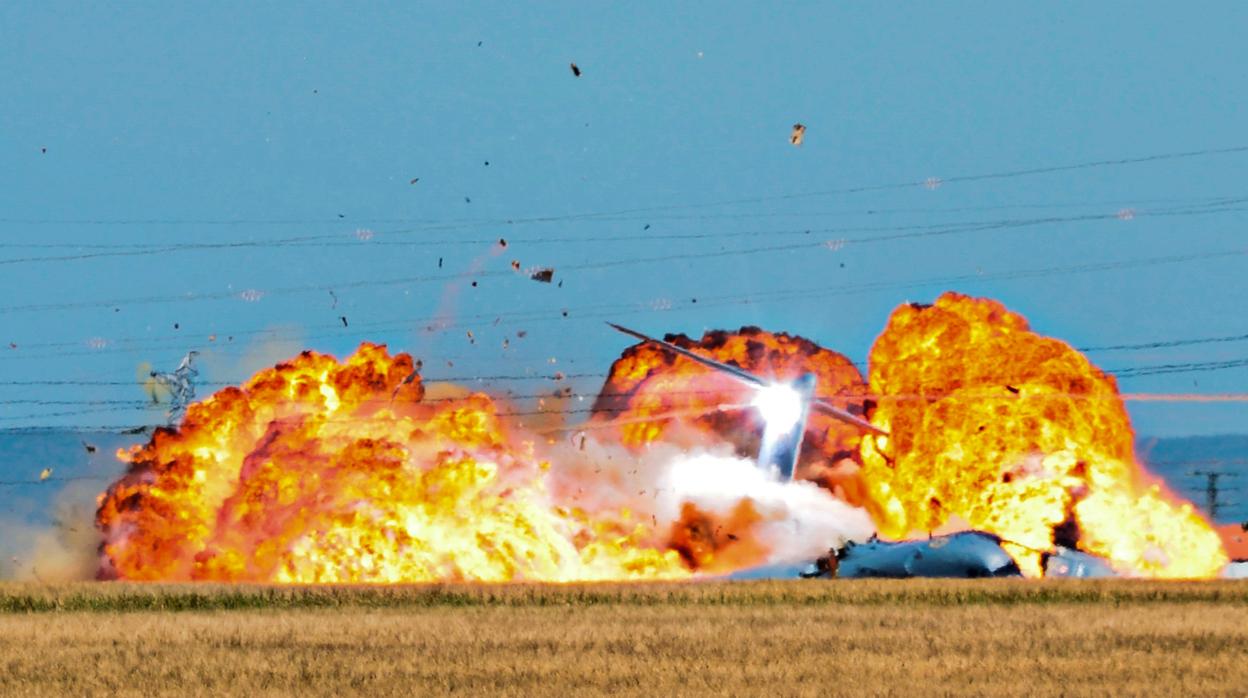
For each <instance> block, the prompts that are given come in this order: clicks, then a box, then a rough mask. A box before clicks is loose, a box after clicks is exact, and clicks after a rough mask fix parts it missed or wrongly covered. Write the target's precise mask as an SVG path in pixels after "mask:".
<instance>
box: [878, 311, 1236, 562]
mask: <svg viewBox="0 0 1248 698" xmlns="http://www.w3.org/2000/svg"><path fill="white" fill-rule="evenodd" d="M870 386H871V392H872V393H873V397H875V399H876V400H878V407H876V408H875V409H874V410H873V411H872V413H871V420H872V422H873V423H874V424H876V425H878V426H880V427H882V428H884V429H886V430H888V431H889V432H890V434H891V436H890V437H877V436H867V437H864V439H863V444H862V459H863V463H864V470H863V477H864V480H865V483H866V486H867V489H868V491H869V500H870V508H871V510H872V514H873V516H874V518H875V520H876V523H877V524H878V525H879V526H880V529H881V532H883V533H885V534H886V535H890V536H894V537H905V536H907V535H911V534H915V533H920V532H928V531H932V530H935V529H938V528H940V527H941V526H942V525H945V524H946V523H947V522H949V521H950V520H951V519H956V520H960V521H962V522H964V523H965V524H966V525H969V526H970V527H971V528H976V529H981V530H986V531H990V532H992V533H996V534H998V535H1000V536H1001V537H1003V538H1005V539H1006V540H1008V541H1011V542H1013V543H1015V544H1017V545H1012V546H1011V553H1012V554H1014V556H1015V557H1016V558H1017V559H1018V560H1019V562H1020V566H1021V567H1022V568H1023V569H1024V572H1026V573H1029V574H1031V575H1036V574H1038V573H1039V571H1040V570H1039V555H1038V554H1037V553H1036V552H1035V551H1043V550H1050V549H1052V548H1053V546H1054V544H1065V545H1068V546H1069V545H1076V544H1077V545H1078V547H1079V548H1081V549H1083V550H1085V551H1087V552H1091V553H1094V554H1097V555H1101V556H1103V557H1105V558H1107V559H1108V560H1109V561H1110V562H1111V563H1112V564H1113V565H1114V566H1115V567H1117V568H1118V569H1119V570H1120V571H1122V572H1124V573H1127V574H1132V575H1140V576H1150V577H1210V576H1214V575H1215V574H1216V573H1217V572H1218V570H1219V569H1220V568H1221V567H1222V566H1223V565H1224V564H1225V563H1226V556H1225V553H1224V552H1223V551H1222V547H1221V544H1220V541H1219V539H1218V537H1217V535H1216V534H1215V533H1214V532H1213V531H1212V530H1211V528H1210V527H1209V525H1208V524H1207V523H1205V522H1204V521H1203V520H1202V519H1201V517H1200V516H1199V515H1198V514H1197V513H1196V512H1195V511H1193V509H1192V507H1191V505H1190V504H1186V503H1184V504H1178V503H1175V501H1174V500H1173V499H1172V498H1171V497H1170V496H1169V495H1168V494H1167V493H1166V492H1165V491H1164V490H1163V489H1162V488H1161V487H1160V485H1159V484H1157V483H1154V482H1151V481H1150V480H1149V478H1148V477H1147V475H1146V474H1145V473H1144V472H1143V471H1142V470H1141V468H1140V467H1139V466H1138V465H1137V462H1136V460H1135V454H1134V446H1133V443H1134V433H1133V431H1132V429H1131V423H1130V419H1129V418H1128V416H1127V413H1126V409H1125V408H1124V406H1123V403H1122V400H1121V399H1120V398H1119V396H1118V389H1117V384H1116V382H1115V381H1114V378H1113V377H1112V376H1109V375H1106V374H1105V373H1104V372H1102V371H1101V370H1100V369H1098V368H1097V367H1095V366H1093V365H1092V364H1091V363H1090V362H1089V361H1088V360H1087V359H1086V358H1085V357H1084V356H1083V355H1082V354H1080V353H1079V352H1078V351H1076V350H1074V349H1073V348H1071V347H1070V346H1069V345H1067V344H1066V343H1064V342H1061V341H1059V340H1056V339H1051V338H1048V337H1042V336H1040V335H1037V334H1035V333H1033V332H1031V331H1030V329H1029V328H1028V325H1027V321H1026V320H1025V319H1024V318H1023V317H1022V316H1021V315H1018V314H1017V313H1013V312H1010V311H1009V310H1007V309H1006V308H1005V307H1004V306H1003V305H1001V304H1000V303H998V302H996V301H993V300H989V299H978V298H970V297H967V296H963V295H960V294H957V293H946V294H944V295H942V296H941V297H940V298H938V299H937V300H936V303H935V304H934V305H931V306H922V305H903V306H901V307H900V308H898V309H897V310H896V311H894V312H893V315H892V317H891V318H890V319H889V322H888V325H887V327H886V328H885V330H884V332H883V334H881V335H880V337H879V339H878V340H877V341H876V343H875V345H874V347H873V348H872V350H871V356H870Z"/></svg>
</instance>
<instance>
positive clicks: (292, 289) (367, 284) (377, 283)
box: [0, 210, 1214, 314]
mask: <svg viewBox="0 0 1248 698" xmlns="http://www.w3.org/2000/svg"><path fill="white" fill-rule="evenodd" d="M1210 212H1214V211H1208V210H1200V211H1195V212H1188V213H1186V214H1182V215H1197V214H1205V213H1210ZM1175 215H1179V214H1178V213H1177V212H1176V213H1175ZM1111 218H1116V216H1111V215H1109V214H1096V215H1082V216H1068V217H1046V218H1038V219H1030V220H1028V219H1023V220H1015V221H997V222H992V223H984V224H979V225H971V226H960V227H953V228H942V229H937V230H925V231H918V232H912V233H899V234H894V235H887V236H874V237H865V238H848V239H840V240H834V241H828V240H821V241H817V242H803V243H793V244H782V245H766V246H761V247H752V248H746V249H736V250H721V251H717V252H701V253H692V254H680V255H673V254H668V255H662V256H651V257H639V258H632V259H621V260H609V261H601V262H590V263H584V264H574V265H563V266H562V267H561V270H562V271H567V270H569V269H571V270H573V271H583V270H594V269H607V268H614V267H622V266H632V265H639V264H653V263H664V262H673V261H682V260H704V259H711V258H720V257H730V256H742V255H757V254H764V253H771V252H786V251H797V250H810V249H818V248H821V247H828V246H829V245H831V244H834V245H836V246H837V249H839V248H840V247H843V246H845V245H854V244H871V243H880V242H890V241H896V240H904V239H913V238H923V237H933V236H944V235H953V234H958V233H966V232H981V231H987V230H1004V229H1011V228H1023V227H1030V226H1036V225H1046V224H1053V223H1063V222H1072V221H1078V220H1083V221H1088V220H1108V219H1111ZM515 274H516V272H514V271H509V270H495V271H485V270H483V271H478V272H473V273H467V274H465V273H458V274H431V275H419V276H408V277H398V278H392V279H371V280H356V281H349V282H348V281H344V282H340V283H336V284H323V283H322V284H305V285H301V286H288V287H280V288H276V289H265V290H257V291H255V292H256V293H258V294H259V296H260V297H263V296H281V295H292V294H305V293H312V292H327V291H331V290H349V289H357V288H372V287H386V286H402V285H407V284H414V283H425V282H435V281H455V280H467V279H470V278H491V277H495V278H496V277H500V276H514V275H515ZM247 293H248V292H247V291H241V292H240V291H227V292H203V293H191V292H188V293H182V294H172V295H159V296H155V295H154V296H140V297H130V298H118V299H109V300H91V301H75V302H61V303H36V304H27V305H11V306H0V314H12V313H20V312H47V311H57V310H77V309H85V308H98V307H116V306H122V305H125V306H131V305H148V304H164V303H179V302H182V303H186V302H197V301H212V300H226V299H239V298H241V299H244V300H246V299H247V295H246V294H247Z"/></svg>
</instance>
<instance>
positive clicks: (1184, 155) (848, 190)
mask: <svg viewBox="0 0 1248 698" xmlns="http://www.w3.org/2000/svg"><path fill="white" fill-rule="evenodd" d="M1242 152H1248V145H1237V146H1228V147H1223V148H1206V149H1202V150H1187V151H1178V152H1171V153H1153V154H1149V155H1142V156H1137V157H1126V158H1110V159H1102V160H1088V161H1084V162H1077V163H1068V164H1065V165H1049V166H1042V167H1031V168H1016V169H1012V170H1000V171H997V172H985V173H979V174H969V175H953V176H949V177H943V178H941V179H940V182H941V184H962V183H971V182H982V181H990V180H999V179H1014V178H1018V177H1031V176H1037V175H1044V174H1055V173H1058V172H1073V171H1077V170H1087V169H1096V168H1101V167H1121V166H1126V165H1138V164H1145V163H1152V162H1162V161H1168V160H1184V159H1191V158H1201V157H1208V156H1212V155H1231V154H1236V153H1242ZM927 182H928V180H927V179H923V180H910V181H905V182H894V183H892V184H875V185H863V186H854V187H844V188H840V189H825V190H821V191H810V192H801V193H794V194H779V195H772V196H756V197H749V198H739V199H727V200H720V201H710V202H699V203H681V204H667V205H660V206H648V207H642V208H631V209H621V210H615V211H599V212H590V213H571V214H548V215H543V216H532V217H527V218H512V219H506V221H507V222H508V223H515V222H520V223H527V222H546V221H564V220H579V219H584V218H602V217H606V216H620V215H628V214H633V213H649V212H652V211H673V210H683V209H699V208H713V207H716V206H735V205H739V204H747V203H763V202H770V201H791V200H793V199H802V198H813V197H822V196H834V195H840V194H857V193H863V192H871V191H885V190H890V189H909V188H914V187H921V186H924V185H926V184H927ZM403 220H404V219H360V221H361V222H381V221H389V222H400V221H403ZM343 222H344V219H343V218H342V217H341V216H339V218H338V219H333V218H329V219H271V220H264V219H259V220H257V219H250V220H248V219H208V220H188V219H115V220H111V221H110V220H107V219H80V220H77V221H75V220H59V221H51V220H40V219H20V218H0V223H7V224H18V225H32V224H43V223H56V224H59V225H66V224H84V225H126V224H146V225H257V224H270V225H307V224H311V223H343Z"/></svg>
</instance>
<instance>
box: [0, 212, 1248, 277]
mask: <svg viewBox="0 0 1248 698" xmlns="http://www.w3.org/2000/svg"><path fill="white" fill-rule="evenodd" d="M1245 200H1248V198H1245V197H1242V196H1240V197H1236V198H1231V199H1219V200H1215V201H1210V202H1208V203H1205V204H1196V205H1191V206H1186V207H1178V208H1172V209H1163V210H1158V211H1151V212H1150V211H1133V212H1132V216H1133V217H1140V216H1168V215H1201V214H1206V213H1225V212H1234V211H1241V210H1243V209H1240V208H1226V207H1225V206H1226V205H1228V204H1232V203H1242V202H1244V201H1245ZM1215 205H1221V206H1224V207H1223V208H1213V206H1215ZM1119 216H1120V214H1119V213H1093V214H1083V215H1078V216H1065V217H1056V216H1049V217H1045V218H1041V219H1034V220H1032V221H1028V220H1027V219H1007V220H1004V221H1002V220H997V221H966V222H954V223H939V224H930V223H929V224H922V225H917V224H916V225H905V226H884V227H879V226H876V227H871V226H858V227H848V228H845V227H842V228H820V229H811V228H802V229H788V230H748V231H735V232H716V233H653V234H635V233H634V234H620V235H606V236H601V235H599V236H593V237H586V236H561V237H538V238H521V239H516V238H513V239H512V240H511V242H512V243H513V244H517V245H535V244H536V245H546V244H559V245H567V244H601V243H604V242H630V241H632V242H637V241H641V242H656V241H662V240H706V239H711V240H723V239H731V238H738V237H755V236H767V237H777V236H790V235H810V234H811V233H829V234H837V233H852V232H871V231H885V232H887V231H905V230H920V231H921V230H932V229H941V231H940V232H939V233H933V234H954V233H960V232H974V231H976V230H980V229H992V228H994V227H995V226H1003V227H1010V226H1021V225H1029V224H1031V225H1038V224H1044V223H1068V222H1078V221H1091V220H1108V219H1112V218H1118V217H1119ZM980 226H987V227H985V228H981V227H980ZM430 229H432V228H430ZM430 229H409V230H392V231H382V232H380V233H378V234H381V235H401V234H407V233H413V232H427V231H428V230H430ZM343 237H345V236H344V235H342V234H332V235H305V236H297V237H287V238H278V239H269V240H243V241H224V242H199V243H165V244H150V243H147V244H144V243H118V244H114V245H104V244H92V245H86V246H76V245H73V244H69V243H64V244H60V245H59V246H62V247H86V248H87V249H93V250H97V251H93V252H80V253H77V254H72V255H56V256H28V257H16V258H8V259H0V265H14V264H27V263H40V262H65V261H80V260H87V259H100V258H110V257H137V256H150V255H164V254H169V253H173V252H206V251H215V250H232V249H264V248H295V249H298V248H307V247H334V248H351V249H358V250H367V249H369V248H381V247H387V246H402V247H447V246H464V245H468V246H476V245H492V244H497V243H498V242H499V238H476V239H466V238H451V239H440V240H414V241H413V240H407V241H396V240H376V239H369V240H367V241H363V240H356V241H345V240H343V239H342V238H343ZM911 237H923V236H921V235H902V236H884V237H879V238H859V239H856V240H851V241H847V242H854V243H858V244H861V243H865V242H887V241H891V240H902V239H908V238H911ZM54 244H55V243H42V244H40V245H39V246H41V247H52V246H53V245H54ZM12 246H21V247H26V246H27V245H12ZM31 246H33V245H31Z"/></svg>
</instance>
